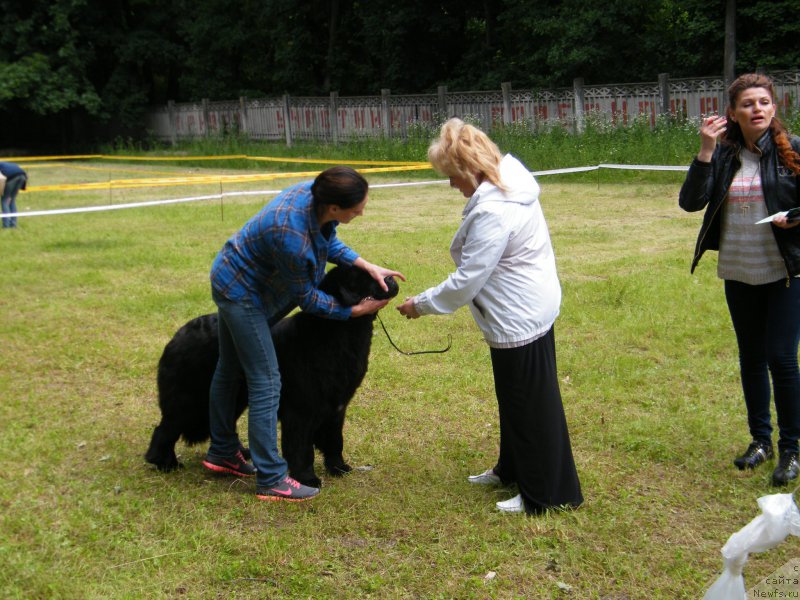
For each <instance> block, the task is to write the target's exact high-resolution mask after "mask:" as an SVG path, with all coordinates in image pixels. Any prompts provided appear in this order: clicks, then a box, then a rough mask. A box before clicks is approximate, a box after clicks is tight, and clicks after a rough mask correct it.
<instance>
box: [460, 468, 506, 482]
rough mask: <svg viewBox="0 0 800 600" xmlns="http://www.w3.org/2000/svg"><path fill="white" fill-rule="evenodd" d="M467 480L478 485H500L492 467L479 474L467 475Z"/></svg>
mask: <svg viewBox="0 0 800 600" xmlns="http://www.w3.org/2000/svg"><path fill="white" fill-rule="evenodd" d="M467 481H469V482H470V483H476V484H478V485H500V483H501V482H500V478H499V477H498V476H497V475H495V473H494V470H493V469H487V470H486V471H484V472H483V473H481V474H480V475H470V476H469V477H467Z"/></svg>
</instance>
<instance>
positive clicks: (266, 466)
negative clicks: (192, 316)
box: [208, 292, 287, 486]
mask: <svg viewBox="0 0 800 600" xmlns="http://www.w3.org/2000/svg"><path fill="white" fill-rule="evenodd" d="M212 297H213V299H214V302H215V303H216V304H217V307H218V309H219V362H218V363H217V370H216V371H215V372H214V378H213V379H212V381H211V391H210V399H209V418H210V429H211V446H210V447H209V449H208V453H209V455H211V456H216V457H219V458H225V457H229V456H232V455H234V454H236V452H237V451H238V450H239V437H238V436H237V435H236V394H237V392H238V387H239V385H238V383H239V377H240V374H241V373H242V372H244V376H245V379H246V380H247V388H248V401H249V403H250V407H249V409H248V410H249V417H248V425H249V427H248V444H249V447H250V454H251V456H252V458H253V465H254V466H255V468H256V469H257V470H258V473H257V474H256V482H257V484H258V485H259V486H272V485H274V484H276V483H277V482H278V481H280V480H281V479H282V478H283V476H284V475H285V474H286V471H287V465H286V461H285V460H284V459H283V457H282V456H281V455H280V452H278V405H279V402H280V393H281V377H280V372H279V371H278V359H277V357H276V356H275V347H274V346H273V344H272V336H271V335H270V331H269V324H268V323H267V317H266V315H265V314H264V313H263V312H262V311H261V310H259V309H258V308H256V307H255V306H253V305H252V304H249V303H246V302H242V303H236V302H231V301H229V300H227V299H226V298H224V297H222V296H221V295H220V294H218V293H217V292H213V293H212Z"/></svg>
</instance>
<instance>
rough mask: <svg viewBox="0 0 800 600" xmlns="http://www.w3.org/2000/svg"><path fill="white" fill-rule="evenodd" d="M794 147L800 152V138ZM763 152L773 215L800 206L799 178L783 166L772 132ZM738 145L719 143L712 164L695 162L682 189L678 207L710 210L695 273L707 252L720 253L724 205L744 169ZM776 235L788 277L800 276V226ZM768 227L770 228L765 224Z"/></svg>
mask: <svg viewBox="0 0 800 600" xmlns="http://www.w3.org/2000/svg"><path fill="white" fill-rule="evenodd" d="M791 143H792V148H794V150H795V152H798V151H800V138H797V137H792V138H791ZM756 146H757V149H758V151H759V152H760V153H761V188H762V190H763V192H764V202H765V203H766V205H767V211H768V212H769V214H774V213H776V212H780V211H784V210H788V209H790V208H794V207H795V206H798V205H800V195H798V194H799V192H798V185H797V184H798V180H797V176H796V175H795V174H794V173H792V172H791V171H790V170H789V169H787V168H786V167H784V166H783V165H782V164H780V162H779V160H778V149H777V147H776V146H775V143H774V142H773V140H772V135H771V133H770V132H769V131H767V132H765V133H764V135H762V136H761V139H759V140H758V143H757V144H756ZM739 150H740V146H739V145H738V144H719V145H717V148H716V150H714V154H713V156H712V158H711V162H708V163H706V162H701V161H699V160H697V158H696V157H695V159H694V160H693V161H692V164H691V166H690V167H689V172H688V173H687V174H686V180H685V181H684V182H683V186H682V187H681V193H680V196H679V199H678V204H680V207H681V208H682V209H683V210H686V211H689V212H694V211H698V210H702V209H703V208H705V209H706V213H705V216H704V217H703V225H702V227H701V228H700V234H699V235H698V236H697V245H696V246H695V251H694V260H693V261H692V273H694V269H695V267H696V266H697V263H698V262H700V257H701V256H703V253H704V252H705V251H706V250H719V238H720V221H721V213H722V210H721V209H722V205H723V203H724V202H725V198H726V197H727V195H728V188H729V187H730V185H731V182H732V181H733V176H734V175H735V174H736V172H737V171H738V170H739V168H740V167H741V165H742V163H741V160H740V159H739ZM768 226H769V227H772V233H773V234H774V235H775V241H776V242H777V243H778V249H779V250H780V253H781V255H782V256H783V261H784V263H786V271H787V276H792V277H794V276H795V275H800V226H797V227H793V228H792V229H781V228H780V227H776V226H775V225H772V224H770V225H768ZM765 227H767V225H765Z"/></svg>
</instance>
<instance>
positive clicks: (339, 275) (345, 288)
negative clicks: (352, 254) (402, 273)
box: [319, 267, 400, 306]
mask: <svg viewBox="0 0 800 600" xmlns="http://www.w3.org/2000/svg"><path fill="white" fill-rule="evenodd" d="M384 281H385V282H386V285H387V286H388V287H389V290H388V291H384V290H383V289H382V288H381V286H380V285H378V282H377V281H375V280H374V279H373V278H372V276H371V275H370V274H369V273H367V272H366V271H364V270H363V269H359V268H358V267H334V268H333V269H331V270H330V271H328V272H327V273H326V274H325V278H324V279H323V280H322V283H320V284H319V289H320V290H322V291H323V292H325V293H326V294H330V295H331V296H333V297H334V298H336V299H337V300H338V301H339V302H341V303H342V304H344V305H345V306H353V305H354V304H358V303H359V302H361V301H362V300H363V299H364V298H375V299H376V300H385V299H387V298H394V297H395V296H397V293H398V292H399V291H400V287H399V286H398V285H397V282H396V281H395V280H394V277H387V278H386V279H385V280H384Z"/></svg>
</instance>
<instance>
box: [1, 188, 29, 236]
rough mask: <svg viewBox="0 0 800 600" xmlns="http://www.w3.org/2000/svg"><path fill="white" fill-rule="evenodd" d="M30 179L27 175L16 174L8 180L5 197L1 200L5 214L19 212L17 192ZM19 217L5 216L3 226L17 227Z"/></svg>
mask: <svg viewBox="0 0 800 600" xmlns="http://www.w3.org/2000/svg"><path fill="white" fill-rule="evenodd" d="M27 180H28V178H27V177H26V176H25V175H15V176H14V177H11V178H10V179H8V180H7V181H6V186H5V189H4V190H3V198H2V200H0V202H1V203H2V207H3V214H7V213H15V212H17V194H18V193H19V190H20V188H21V187H22V185H23V184H24V183H25V182H26V181H27ZM16 226H17V217H3V227H16Z"/></svg>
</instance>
